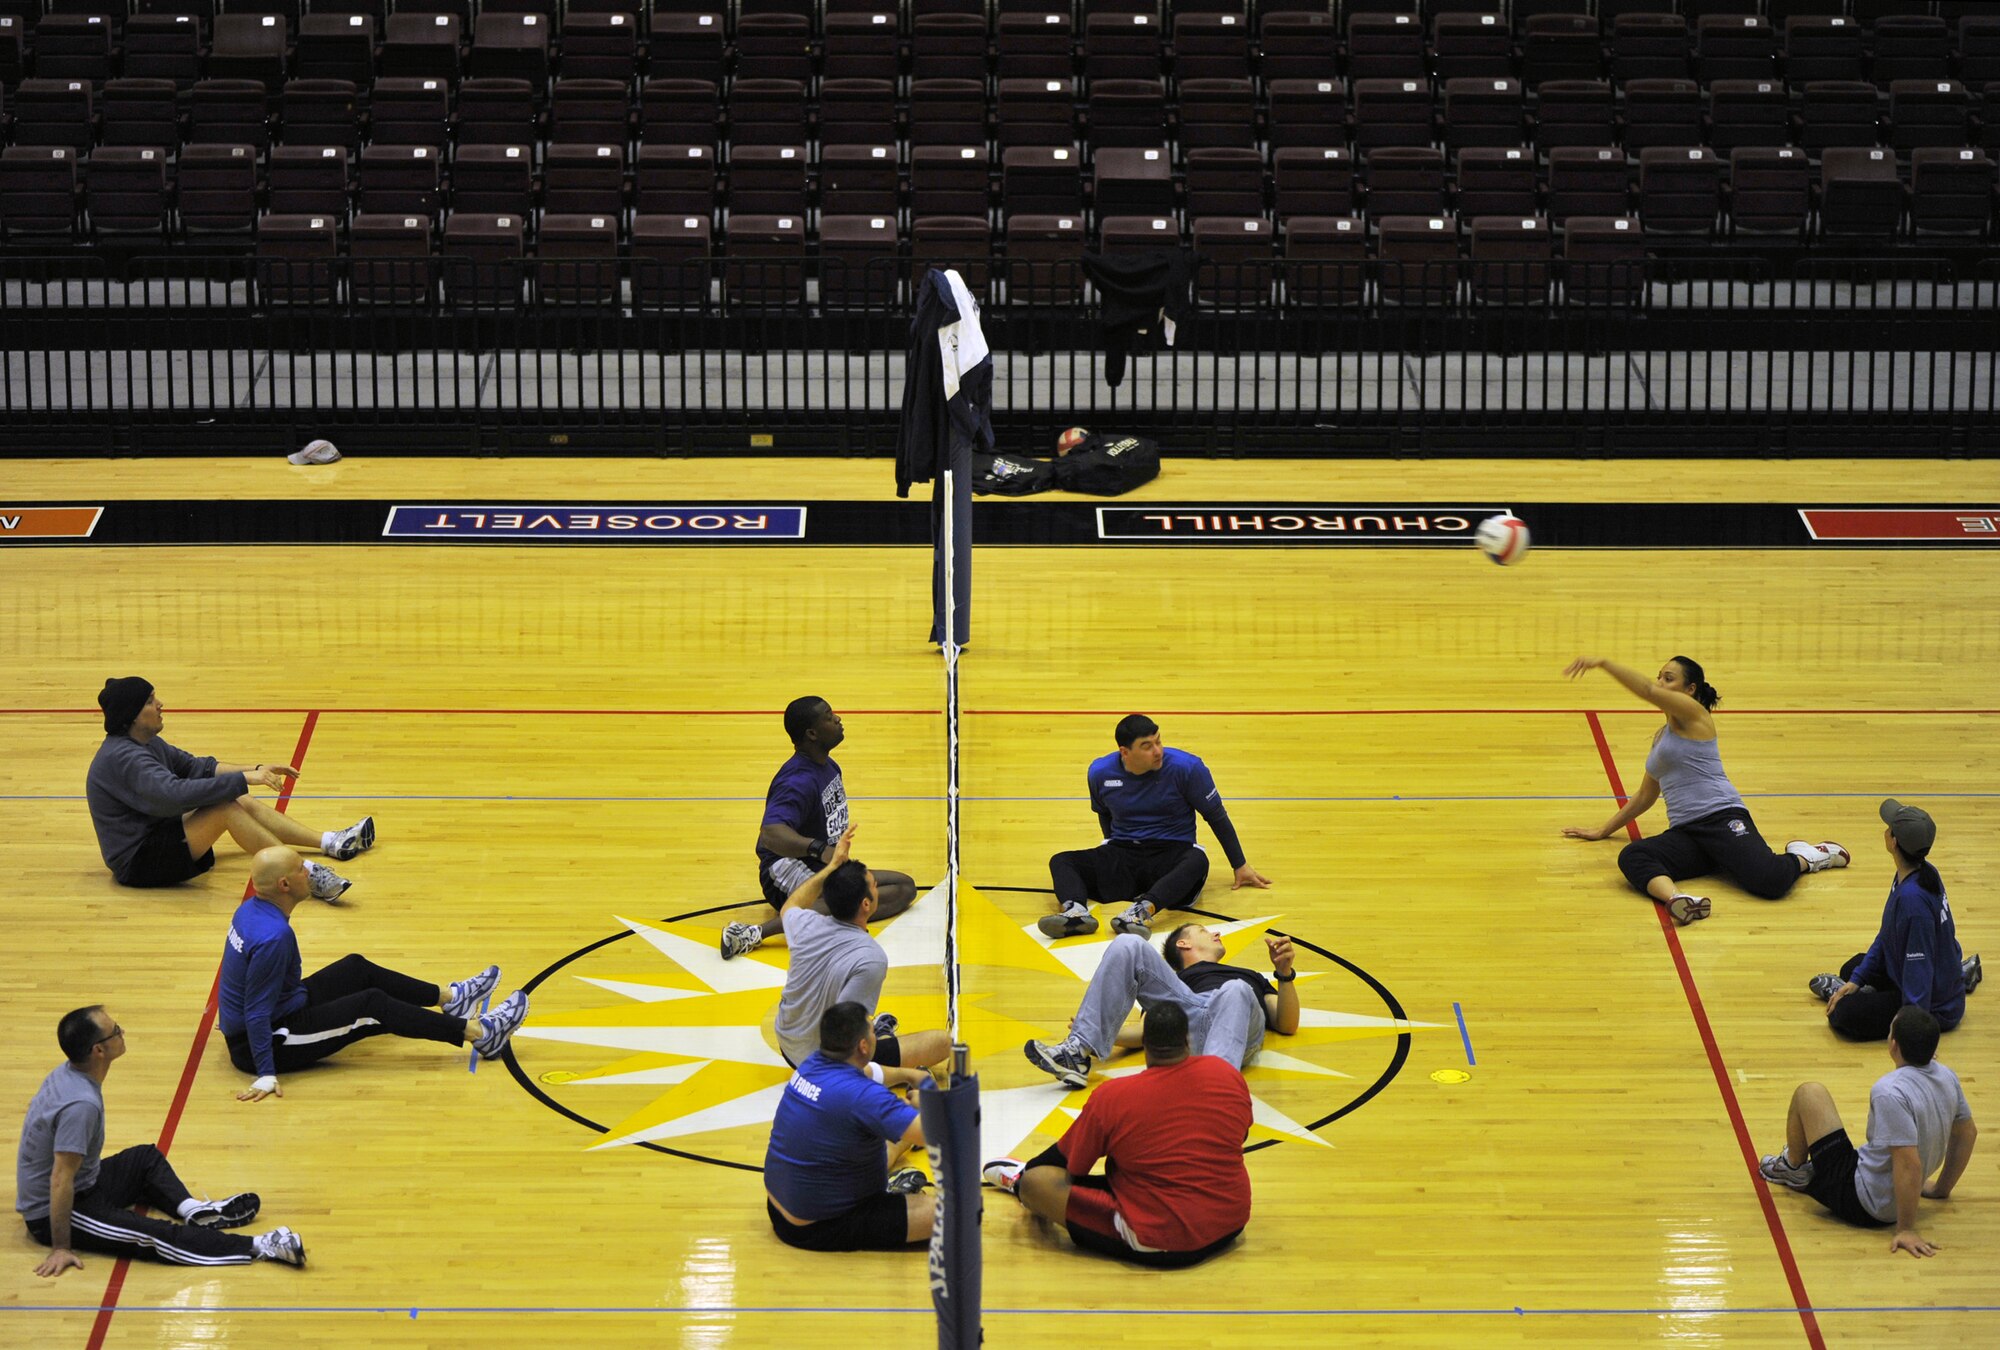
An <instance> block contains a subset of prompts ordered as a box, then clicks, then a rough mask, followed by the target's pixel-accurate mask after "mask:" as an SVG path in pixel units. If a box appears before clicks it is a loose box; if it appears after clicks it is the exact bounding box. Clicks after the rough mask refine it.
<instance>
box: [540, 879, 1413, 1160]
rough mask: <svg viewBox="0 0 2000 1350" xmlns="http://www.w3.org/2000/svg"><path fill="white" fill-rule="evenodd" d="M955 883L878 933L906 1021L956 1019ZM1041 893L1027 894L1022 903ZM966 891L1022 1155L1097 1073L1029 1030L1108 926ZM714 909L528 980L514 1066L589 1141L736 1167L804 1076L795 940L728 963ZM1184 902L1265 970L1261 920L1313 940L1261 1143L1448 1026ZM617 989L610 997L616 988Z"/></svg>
mask: <svg viewBox="0 0 2000 1350" xmlns="http://www.w3.org/2000/svg"><path fill="white" fill-rule="evenodd" d="M942 892H943V888H942V887H941V886H940V887H937V888H934V889H933V890H932V891H930V892H929V893H927V894H926V895H924V896H922V897H920V898H919V899H918V901H917V903H916V904H914V905H912V906H911V907H910V909H909V910H908V911H907V912H906V913H904V914H902V915H900V916H898V917H897V918H895V919H892V920H890V921H889V922H887V923H885V924H882V925H881V926H880V927H878V928H877V929H875V930H874V932H875V937H876V939H877V941H879V942H880V943H881V944H882V947H883V950H884V951H885V952H886V953H887V954H888V958H889V968H890V974H889V978H888V981H887V983H886V985H885V986H884V989H883V996H882V1001H881V1006H880V1009H879V1010H880V1011H883V1012H890V1013H894V1014H895V1015H896V1017H897V1018H898V1019H899V1022H900V1025H901V1029H902V1030H904V1031H918V1030H923V1029H926V1028H932V1027H940V1026H942V1025H943V1024H944V1019H945V996H944V989H943V971H942V954H943V952H944V948H945V925H946V921H947V920H946V902H945V897H944V895H943V893H942ZM1010 898H1011V897H1010ZM1035 902H1036V901H1035V900H1034V899H1029V898H1026V897H1024V898H1023V907H1025V906H1026V905H1027V904H1033V903H1035ZM958 907H959V916H958V920H959V921H958V943H959V948H958V949H959V953H960V959H961V970H962V980H963V985H962V989H961V1007H960V1014H961V1034H962V1036H963V1038H964V1039H965V1041H966V1042H967V1043H968V1044H969V1045H970V1046H971V1048H972V1053H973V1064H974V1068H975V1069H976V1070H977V1071H979V1073H980V1077H981V1092H980V1110H981V1151H982V1154H983V1156H987V1157H999V1156H1003V1155H1004V1156H1026V1154H1027V1153H1032V1152H1035V1151H1038V1150H1039V1149H1040V1148H1041V1147H1043V1145H1044V1144H1045V1143H1047V1142H1052V1141H1053V1140H1055V1139H1056V1138H1058V1137H1060V1135H1061V1134H1062V1132H1063V1131H1064V1130H1065V1129H1066V1128H1068V1125H1069V1122H1070V1121H1071V1120H1073V1119H1075V1117H1076V1115H1077V1113H1078V1112H1079V1111H1080V1110H1082V1108H1083V1103H1084V1102H1085V1100H1087V1099H1088V1097H1089V1095H1090V1090H1091V1089H1090V1088H1085V1089H1083V1090H1081V1091H1069V1090H1067V1089H1065V1088H1064V1087H1062V1085H1061V1084H1058V1083H1055V1082H1053V1081H1051V1080H1050V1079H1049V1077H1048V1076H1047V1075H1046V1074H1043V1073H1041V1072H1040V1071H1038V1070H1037V1069H1035V1068H1034V1067H1033V1066H1032V1065H1030V1064H1029V1063H1028V1062H1027V1060H1026V1059H1025V1058H1024V1057H1023V1056H1022V1054H1021V1046H1022V1045H1023V1043H1024V1042H1026V1041H1028V1040H1029V1039H1044V1040H1053V1039H1059V1038H1060V1037H1061V1036H1062V1035H1063V1034H1064V1032H1065V1030H1066V1022H1067V1018H1068V1016H1069V1014H1070V1013H1071V1012H1073V1011H1074V1009H1075V1007H1076V1005H1077V1002H1078V1000H1079V999H1080V998H1081V996H1082V993H1083V990H1084V987H1085V986H1086V985H1087V984H1088V983H1089V980H1090V978H1091V976H1092V975H1093V974H1094V973H1095V972H1096V970H1097V967H1098V963H1099V962H1100V961H1101V960H1102V959H1103V956H1104V953H1105V951H1106V949H1107V948H1108V947H1109V946H1110V942H1111V939H1110V937H1109V935H1108V931H1107V932H1106V935H1104V936H1099V937H1090V938H1066V939H1062V940H1057V941H1052V940H1050V939H1049V938H1047V937H1045V936H1043V935H1042V933H1041V932H1040V931H1039V930H1038V929H1037V928H1036V927H1035V924H1034V922H1033V915H1031V914H1016V913H1009V912H1007V911H1005V910H1003V909H1002V908H1001V907H1000V906H999V905H998V904H996V903H995V902H994V901H993V900H991V899H990V898H988V897H987V896H986V895H985V894H983V893H982V892H981V891H980V890H979V889H978V888H977V887H975V886H971V885H966V884H963V883H961V884H960V886H959V889H958ZM718 913H719V911H714V910H708V911H700V912H697V913H692V914H686V915H681V916H678V917H676V918H672V919H666V920H647V919H640V918H634V917H632V916H630V915H625V914H614V915H608V916H607V927H612V926H613V925H614V924H615V925H617V926H619V927H622V929H623V931H622V932H618V931H614V932H613V933H612V935H611V936H610V937H607V938H603V939H601V940H599V941H595V942H593V943H591V944H590V945H589V946H587V947H584V948H582V949H581V950H579V951H577V952H575V953H573V954H571V955H570V956H568V957H565V958H564V959H563V960H561V961H559V962H557V963H556V964H555V965H553V966H551V967H550V968H549V969H548V970H547V971H545V972H543V974H542V975H541V976H539V977H537V979H536V981H535V982H534V983H533V984H532V985H531V986H530V987H531V988H533V989H534V990H535V1013H534V1015H533V1016H532V1017H531V1018H530V1019H529V1021H528V1022H527V1024H526V1025H525V1026H523V1027H522V1028H521V1029H520V1030H519V1031H518V1032H516V1033H515V1036H514V1050H513V1054H514V1062H515V1065H516V1077H517V1078H518V1079H520V1081H521V1082H522V1083H523V1084H524V1085H525V1086H527V1087H528V1088H529V1090H530V1091H531V1092H533V1093H534V1094H535V1095H536V1096H538V1097H539V1098H541V1099H542V1100H543V1101H544V1102H546V1103H547V1104H548V1105H550V1106H552V1107H554V1108H555V1109H556V1110H558V1111H560V1112H562V1113H563V1114H564V1115H567V1116H569V1117H570V1118H572V1119H574V1120H577V1121H579V1122H580V1123H583V1124H585V1125H588V1126H590V1127H591V1128H592V1129H593V1130H594V1131H602V1137H600V1138H595V1139H593V1140H592V1141H591V1142H590V1143H589V1144H588V1145H587V1147H590V1148H593V1149H612V1148H621V1147H627V1146H631V1145H644V1146H646V1147H648V1148H652V1149H657V1150H662V1151H666V1152H670V1153H675V1154H678V1155H680V1156H682V1157H687V1158H693V1159H698V1160H701V1161H707V1162H713V1163H719V1164H723V1165H726V1166H736V1167H745V1166H748V1167H755V1166H758V1165H760V1164H761V1162H762V1160H763V1154H764V1145H765V1141H766V1138H767V1136H768V1133H769V1126H770V1122H771V1117H772V1115H773V1113H774V1112H775V1111H776V1109H777V1101H778V1094H779V1092H780V1091H782V1089H783V1087H784V1084H785V1080H786V1079H787V1078H789V1077H790V1076H791V1069H790V1068H789V1066H787V1065H786V1063H785V1060H784V1057H783V1056H782V1055H781V1054H779V1052H778V1049H777V1043H776V1039H775V1037H774V1036H773V1034H772V1032H771V1023H772V1018H773V1015H774V1014H775V1012H776V1010H777V1006H778V1000H779V997H780V995H781V994H782V992H783V990H784V984H785V961H786V955H787V952H786V948H785V946H784V944H783V943H782V942H771V943H767V944H766V945H764V946H763V947H760V948H758V949H757V950H756V951H754V952H751V953H749V954H747V955H744V956H740V957H737V958H736V959H734V960H730V961H725V960H723V959H722V956H721V954H720V952H719V951H718V949H717V946H716V934H717V927H718ZM1035 913H1039V909H1037V910H1036V911H1035ZM1187 913H1188V914H1189V915H1190V916H1191V917H1192V918H1194V919H1195V920H1196V921H1199V920H1200V919H1201V918H1203V917H1208V918H1214V919H1216V920H1217V921H1216V922H1214V923H1213V924H1212V927H1213V928H1214V929H1215V931H1216V932H1217V933H1219V934H1221V935H1222V939H1223V945H1224V950H1225V955H1224V958H1223V959H1224V961H1225V962H1227V963H1231V964H1237V965H1244V966H1248V967H1251V968H1253V969H1262V968H1264V967H1265V966H1266V965H1267V964H1268V963H1267V961H1266V959H1265V953H1264V944H1263V941H1262V939H1263V937H1264V935H1265V934H1266V933H1267V932H1274V931H1283V932H1285V933H1286V935H1287V936H1289V937H1291V938H1292V940H1293V941H1294V943H1295V944H1297V946H1298V948H1299V955H1300V959H1299V985H1300V1002H1301V1004H1303V1005H1304V1006H1303V1008H1302V1009H1301V1014H1300V1019H1299V1029H1298V1031H1297V1033H1296V1034H1294V1035H1291V1036H1280V1035H1277V1034H1275V1033H1273V1034H1271V1035H1269V1036H1267V1037H1266V1039H1265V1045H1264V1049H1263V1050H1262V1051H1261V1052H1260V1053H1259V1054H1258V1055H1257V1056H1256V1058H1255V1059H1254V1060H1253V1061H1252V1062H1251V1064H1250V1065H1249V1066H1248V1067H1247V1068H1246V1069H1245V1070H1244V1078H1245V1080H1246V1081H1247V1082H1248V1083H1249V1085H1250V1091H1251V1101H1252V1109H1253V1118H1254V1124H1253V1125H1252V1127H1251V1131H1250V1138H1249V1141H1248V1144H1249V1146H1250V1147H1258V1146H1261V1145H1265V1144H1269V1143H1276V1142H1286V1143H1297V1144H1303V1145H1310V1146H1314V1147H1320V1148H1326V1147H1331V1146H1332V1145H1331V1143H1330V1141H1329V1140H1328V1139H1327V1138H1325V1137H1324V1135H1323V1133H1321V1132H1320V1131H1322V1129H1323V1127H1325V1126H1326V1125H1328V1124H1330V1123H1331V1122H1332V1121H1333V1120H1335V1119H1337V1118H1338V1117H1340V1116H1341V1115H1344V1114H1346V1113H1347V1112H1348V1111H1350V1110H1353V1109H1354V1108H1356V1107H1358V1106H1360V1105H1362V1104H1363V1103H1365V1102H1366V1100H1367V1099H1368V1098H1369V1097H1372V1096H1373V1095H1374V1094H1375V1093H1376V1092H1377V1091H1379V1090H1380V1089H1381V1088H1382V1087H1384V1086H1386V1085H1387V1083H1388V1081H1389V1080H1390V1079H1391V1078H1393V1077H1394V1076H1395V1073H1396V1071H1397V1070H1399V1069H1400V1068H1401V1067H1402V1064H1403V1062H1404V1059H1405V1058H1406V1057H1407V1053H1408V1047H1409V1037H1410V1035H1411V1034H1412V1033H1415V1032H1423V1031H1431V1030H1436V1029H1438V1028H1439V1027H1441V1026H1443V1025H1444V1024H1442V1023H1431V1022H1413V1021H1410V1020H1409V1019H1408V1018H1407V1017H1406V1016H1404V1014H1403V1011H1402V1008H1401V1006H1400V1005H1399V1004H1398V1003H1397V1002H1396V1000H1395V997H1394V996H1393V995H1392V994H1391V993H1390V992H1389V990H1388V989H1387V988H1386V987H1385V986H1383V985H1382V984H1381V983H1380V982H1379V981H1378V980H1376V979H1375V978H1374V977H1373V976H1372V975H1370V974H1368V973H1367V972H1366V971H1363V970H1361V969H1360V968H1359V967H1357V966H1355V965H1353V964H1352V963H1350V962H1348V961H1346V960H1345V959H1343V958H1342V957H1340V956H1338V955H1336V954H1335V953H1333V952H1331V951H1329V950H1327V949H1326V948H1324V947H1321V946H1319V945H1317V944H1315V943H1314V942H1312V941H1311V935H1310V934H1304V935H1302V934H1298V933H1292V932H1290V931H1289V930H1286V929H1283V928H1273V925H1276V924H1279V923H1280V921H1281V920H1282V918H1283V915H1280V914H1268V915H1263V916H1261V917H1257V918H1249V919H1223V918H1221V917H1220V916H1213V915H1208V914H1207V912H1206V911H1201V910H1190V911H1187ZM1169 917H1171V916H1167V915H1162V916H1160V917H1159V918H1157V919H1156V920H1155V928H1156V930H1157V931H1158V932H1160V933H1164V932H1166V931H1167V930H1168V928H1170V927H1171V924H1170V923H1169V922H1168V919H1169ZM1106 930H1108V925H1106ZM1100 931H1105V930H1100ZM635 940H636V941H635ZM1157 941H1158V938H1157V937H1156V938H1155V942H1157ZM607 994H609V995H612V996H614V998H615V1001H614V1002H606V1001H605V995H607ZM1144 1067H1145V1060H1144V1057H1143V1056H1142V1055H1140V1054H1139V1053H1137V1052H1130V1053H1124V1054H1119V1055H1115V1056H1114V1057H1113V1058H1111V1059H1109V1060H1106V1061H1103V1062H1101V1063H1099V1064H1098V1065H1097V1066H1096V1069H1095V1070H1094V1072H1093V1075H1092V1084H1091V1086H1092V1087H1094V1086H1095V1085H1096V1083H1097V1082H1100V1081H1103V1080H1104V1079H1107V1078H1113V1077H1120V1076H1123V1075H1126V1074H1131V1073H1137V1072H1139V1071H1140V1070H1141V1069H1143V1068H1144ZM607 1120H608V1122H609V1123H604V1122H606V1121H607Z"/></svg>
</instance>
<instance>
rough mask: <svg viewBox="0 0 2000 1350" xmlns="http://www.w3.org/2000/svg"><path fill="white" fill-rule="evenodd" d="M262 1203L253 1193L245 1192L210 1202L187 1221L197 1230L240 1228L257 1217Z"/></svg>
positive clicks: (189, 1216)
mask: <svg viewBox="0 0 2000 1350" xmlns="http://www.w3.org/2000/svg"><path fill="white" fill-rule="evenodd" d="M263 1203H264V1202H263V1201H261V1200H259V1199H258V1198H257V1195H256V1193H255V1192H254V1191H245V1192H243V1194H241V1195H232V1196H229V1197H227V1198H226V1199H222V1200H211V1201H210V1202H208V1203H207V1204H205V1205H203V1206H202V1207H201V1208H200V1209H198V1210H196V1211H195V1212H194V1213H192V1214H190V1215H188V1220H187V1221H188V1222H189V1223H191V1224H193V1225H194V1226H195V1227H197V1228H241V1227H242V1226H243V1225H244V1224H246V1223H249V1222H250V1221H251V1220H252V1219H254V1218H256V1217H257V1211H258V1210H259V1209H260V1208H262V1207H263Z"/></svg>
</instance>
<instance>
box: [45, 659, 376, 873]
mask: <svg viewBox="0 0 2000 1350" xmlns="http://www.w3.org/2000/svg"><path fill="white" fill-rule="evenodd" d="M97 706H98V707H100V708H102V709H103V710H104V743H103V744H102V745H100V746H98V747H97V754H96V755H95V756H94V757H93V758H92V759H91V761H90V772H89V773H88V774H87V775H86V776H85V778H84V785H83V792H84V797H85V799H86V800H87V801H89V803H90V823H91V824H92V825H93V826H95V827H96V830H97V848H98V852H100V853H102V854H103V855H104V865H105V866H106V867H108V868H110V869H111V875H112V878H113V879H114V880H116V881H117V882H118V884H119V885H121V886H139V887H153V886H178V885H179V884H180V883H181V882H183V881H187V880H190V879H191V878H194V877H198V876H200V875H201V874H202V873H203V872H206V871H207V870H208V869H209V868H211V867H213V866H215V847H214V845H215V841H216V840H218V839H220V838H221V837H222V836H223V835H225V834H227V835H228V836H229V837H230V838H232V839H234V840H235V841H236V842H237V844H238V845H239V846H241V847H242V849H243V851H244V852H246V853H255V852H257V851H258V850H259V849H265V848H269V847H271V846H272V845H273V844H289V845H291V846H292V847H293V848H301V849H312V848H316V849H318V850H320V851H321V852H322V853H324V854H326V856H327V857H329V858H332V859H333V860H334V861H335V862H344V861H346V860H347V859H349V858H352V857H354V856H356V855H357V854H360V853H364V852H366V851H367V850H368V849H369V848H371V847H372V846H373V845H374V843H375V818H374V817H373V816H365V817H363V818H362V819H361V820H360V821H358V822H356V823H355V824H353V825H350V826H348V827H347V828H346V829H344V830H315V829H312V828H310V827H308V826H306V825H304V824H302V823H300V822H299V821H297V820H295V819H293V818H292V817H291V816H288V815H285V814H284V813H283V812H280V811H278V810H275V809H274V808H272V807H270V806H267V805H265V804H264V803H263V802H261V801H258V800H257V799H256V798H255V797H252V796H251V795H250V784H252V783H260V784H262V785H263V786H265V787H268V788H278V789H282V788H283V787H284V786H285V784H286V782H287V781H288V780H290V779H293V778H297V777H298V776H299V771H298V769H297V768H296V767H294V766H293V765H290V764H282V763H281V764H253V765H247V766H246V765H240V764H222V763H218V762H217V761H215V760H213V759H210V758H206V757H203V756H197V755H190V754H189V753H188V752H187V751H185V750H182V749H180V748H179V747H178V746H173V745H169V744H167V742H166V741H164V740H162V739H161V738H160V731H161V728H162V727H164V726H165V725H166V708H165V707H164V706H162V705H161V703H160V696H159V694H158V693H156V692H155V691H154V689H153V686H152V684H151V682H150V681H147V680H143V679H141V678H140V677H139V676H137V675H123V676H120V677H118V678H117V679H110V680H106V681H105V682H104V688H103V689H102V690H101V691H99V693H98V695H97ZM306 866H307V870H308V871H310V872H311V874H312V891H313V897H314V898H315V899H319V900H326V901H332V900H334V899H335V898H337V897H338V896H339V895H340V893H341V892H343V891H345V890H346V889H347V888H348V886H349V884H350V883H349V882H348V880H347V879H346V878H345V877H342V876H340V875H339V874H338V873H336V872H335V871H334V870H333V869H332V868H331V867H328V866H327V865H326V864H325V863H321V862H312V863H308V864H307V865H306Z"/></svg>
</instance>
